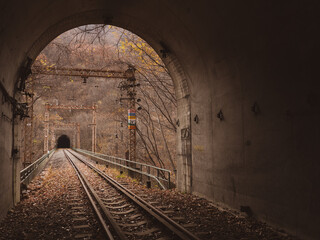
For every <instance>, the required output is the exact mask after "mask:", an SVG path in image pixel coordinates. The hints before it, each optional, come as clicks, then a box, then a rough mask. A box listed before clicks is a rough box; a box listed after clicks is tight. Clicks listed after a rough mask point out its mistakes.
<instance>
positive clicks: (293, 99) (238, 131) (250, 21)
mask: <svg viewBox="0 0 320 240" xmlns="http://www.w3.org/2000/svg"><path fill="white" fill-rule="evenodd" d="M312 2H313V3H312ZM2 6H3V8H1V10H0V11H1V12H2V13H3V14H1V15H0V33H1V34H0V35H1V38H0V46H1V54H0V70H1V71H0V81H1V82H2V83H3V85H4V86H5V88H6V90H7V91H8V93H9V94H10V95H13V93H14V86H15V81H16V80H17V79H19V78H21V77H22V78H23V77H24V76H25V75H26V73H27V72H28V71H27V70H28V69H27V67H28V64H27V62H28V61H27V59H28V57H29V58H30V59H31V60H32V59H33V58H32V56H35V55H37V53H36V52H37V51H40V50H41V49H42V48H43V47H44V46H43V47H41V46H40V45H41V44H45V42H46V41H47V42H48V41H49V39H50V38H51V37H52V38H54V37H53V35H55V34H56V36H57V35H58V34H59V33H58V32H59V31H60V30H61V32H63V31H62V29H64V31H66V30H68V29H71V28H72V27H75V26H77V25H78V26H80V25H84V24H90V23H92V24H94V23H107V24H112V25H115V26H119V27H122V28H125V29H128V30H129V31H132V32H134V33H135V34H137V35H139V36H141V37H142V38H143V39H144V40H146V41H147V42H148V43H149V44H150V45H151V46H152V47H153V48H154V49H155V50H156V51H157V52H158V53H160V54H161V50H167V51H165V52H169V53H170V54H169V53H168V54H167V55H168V57H166V58H164V59H163V61H164V62H165V63H166V64H167V66H168V68H169V69H170V67H171V68H173V69H176V71H170V72H171V74H172V75H177V76H180V77H181V81H175V80H174V81H175V84H176V85H177V91H181V92H182V93H181V95H180V97H181V98H180V100H179V102H178V105H179V109H180V110H179V109H178V111H180V113H181V114H182V117H181V118H180V117H179V119H177V120H179V121H177V124H179V125H180V126H179V128H178V133H177V134H178V140H179V139H180V140H179V141H180V142H178V145H179V146H178V153H177V156H178V159H179V161H180V164H181V165H182V166H183V167H185V168H186V170H187V171H188V172H187V171H185V172H182V173H179V172H178V180H179V181H180V182H181V183H182V184H180V186H185V189H189V190H190V191H191V192H193V193H195V194H198V195H201V196H204V197H206V198H209V199H212V200H214V201H215V202H220V203H222V204H225V205H227V206H229V207H232V208H235V209H239V208H240V206H250V207H251V208H252V210H253V212H254V213H255V215H256V216H257V217H259V218H262V219H264V220H266V221H269V222H271V223H274V224H276V225H277V226H279V227H284V228H287V229H289V230H291V232H293V233H299V234H300V235H302V236H309V237H310V236H313V238H314V239H319V236H320V232H319V230H318V225H319V223H320V218H319V216H320V214H319V212H320V209H319V208H318V209H314V208H312V207H310V204H313V205H316V203H317V202H319V196H320V192H319V191H320V190H319V188H317V187H316V184H315V183H317V182H319V178H320V175H319V174H318V173H319V169H318V168H317V167H315V166H318V165H319V164H317V161H316V160H317V159H318V158H317V156H318V146H319V137H318V136H319V127H318V122H319V114H317V112H316V109H318V108H319V101H318V99H319V94H318V91H317V90H316V89H315V86H317V85H318V84H317V82H316V81H317V79H318V75H319V74H318V65H317V62H318V59H317V56H318V55H319V54H317V51H315V49H317V48H316V46H318V42H319V41H320V37H319V36H320V35H319V34H318V32H317V31H316V29H318V25H317V24H318V18H319V17H318V11H319V4H318V2H317V1H310V2H306V3H304V4H301V3H300V1H297V0H293V1H291V2H290V5H288V4H287V3H286V2H285V1H283V2H281V1H249V2H248V4H243V2H242V1H231V2H229V1H209V0H206V1H189V0H186V1H150V0H137V1H108V0H92V1H85V0H84V1H78V0H64V1H63V0H57V1H49V0H42V1H39V0H37V1H32V3H30V2H28V1H21V2H19V4H16V2H15V1H11V2H10V1H7V2H5V1H4V2H3V5H2ZM97 12H98V14H97V16H94V15H95V13H97ZM90 13H91V14H90ZM85 15H86V16H87V20H86V19H85V17H83V16H85ZM77 16H78V17H79V18H82V17H83V19H82V20H81V21H80V20H77V21H78V22H77V23H72V22H73V21H76V20H75V19H76V18H77ZM81 16H82V17H81ZM97 18H99V19H98V20H97ZM68 21H69V24H70V25H69V26H67V22H68ZM59 24H60V28H57V29H60V30H59V31H58V32H56V33H54V31H55V27H56V26H57V25H59ZM50 31H52V33H53V35H52V36H51V37H50V33H49V32H50ZM46 36H47V37H48V39H47V40H46V41H41V40H39V39H41V38H43V39H45V38H46ZM38 40H39V41H38ZM33 51H34V53H32V52H33ZM179 64H180V66H179ZM173 79H177V77H176V78H173ZM302 79H303V81H302ZM183 80H185V81H183ZM184 83H187V84H186V85H187V87H188V91H185V88H184V87H183V86H184ZM178 85H180V86H178ZM0 94H1V93H0ZM2 95H3V94H2ZM18 95H19V93H17V94H16V96H18ZM177 96H178V97H179V92H177ZM310 103H311V104H310ZM312 104H313V105H312ZM254 106H258V109H259V108H260V110H261V111H260V113H259V112H256V111H255V110H256V107H254ZM252 107H253V108H252ZM0 108H1V111H2V113H3V114H4V115H5V116H7V117H3V118H4V119H1V121H0V126H1V131H2V132H1V133H2V134H1V136H0V142H1V145H0V155H1V156H2V157H3V159H2V161H0V171H1V173H0V182H2V183H3V187H2V188H1V189H0V190H1V194H0V196H1V197H0V203H1V204H0V205H1V206H2V207H1V209H0V217H1V216H4V214H5V212H6V210H7V209H9V208H10V206H12V204H13V202H14V201H13V198H17V199H18V198H19V195H18V194H16V195H14V193H15V192H19V191H14V190H12V189H13V187H12V185H13V181H12V179H14V177H13V173H14V172H16V174H17V175H18V174H19V170H15V169H19V168H17V167H15V164H16V163H17V162H18V160H17V159H16V158H17V154H13V153H16V152H17V149H19V148H18V146H19V145H18V141H17V140H16V139H17V137H16V136H17V135H18V134H17V133H16V129H17V128H18V127H17V125H15V123H14V121H10V120H11V119H13V118H14V117H13V115H14V114H13V111H12V106H11V105H10V103H8V101H7V102H6V103H4V104H3V105H0ZM218 113H221V114H219V116H220V117H221V116H223V117H221V118H220V117H217V114H218ZM178 114H179V113H178ZM190 132H191V133H192V137H191V139H190V138H188V137H189V136H190V134H188V133H190ZM181 133H183V134H181ZM182 138H183V139H182ZM302 160H303V161H302ZM190 162H191V164H192V167H191V168H188V167H186V166H188V164H189V163H190ZM180 169H182V168H180ZM187 176H193V177H192V179H190V178H188V177H187ZM7 179H9V180H7ZM188 181H189V182H191V184H185V183H186V182H188ZM187 185H188V186H189V188H187ZM18 188H19V184H17V183H16V189H18ZM180 189H181V190H183V191H184V188H183V187H181V188H180ZM13 195H14V197H13ZM311 219H312V220H311Z"/></svg>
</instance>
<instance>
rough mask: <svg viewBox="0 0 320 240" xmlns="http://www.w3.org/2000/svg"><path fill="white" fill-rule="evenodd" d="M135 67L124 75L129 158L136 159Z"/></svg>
mask: <svg viewBox="0 0 320 240" xmlns="http://www.w3.org/2000/svg"><path fill="white" fill-rule="evenodd" d="M134 72H135V69H134V68H129V69H128V70H127V71H126V72H125V75H126V77H127V86H126V88H127V97H128V100H129V109H128V129H129V131H130V133H129V159H130V160H131V161H134V162H135V161H136V147H137V139H136V78H135V76H134Z"/></svg>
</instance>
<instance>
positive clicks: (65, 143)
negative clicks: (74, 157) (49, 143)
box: [56, 134, 71, 148]
mask: <svg viewBox="0 0 320 240" xmlns="http://www.w3.org/2000/svg"><path fill="white" fill-rule="evenodd" d="M61 141H62V142H61ZM61 145H62V146H61ZM70 147H71V140H70V137H69V136H68V135H67V134H61V135H60V136H59V137H58V138H57V142H56V148H70Z"/></svg>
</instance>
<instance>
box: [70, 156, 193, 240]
mask: <svg viewBox="0 0 320 240" xmlns="http://www.w3.org/2000/svg"><path fill="white" fill-rule="evenodd" d="M64 154H65V156H66V158H67V159H68V160H69V161H70V163H71V164H72V166H73V167H74V168H75V171H76V173H77V175H78V177H79V179H80V181H81V182H82V185H83V186H84V189H85V191H86V192H87V194H88V197H89V199H90V202H91V203H92V204H93V208H94V209H95V212H96V215H97V216H98V218H99V220H100V222H101V225H102V226H103V229H104V232H105V233H106V237H107V239H148V240H149V239H158V240H166V239H183V240H188V239H190V240H191V239H199V238H198V237H197V236H195V235H194V234H192V233H191V232H190V231H188V230H187V229H186V228H184V227H183V226H181V225H180V224H178V223H177V222H175V221H174V220H172V219H171V218H169V217H168V216H167V215H166V214H164V212H163V211H160V210H159V209H158V208H156V207H154V206H152V205H151V204H149V203H148V202H146V201H145V200H143V199H142V198H141V197H139V196H138V195H136V194H135V193H134V192H133V191H131V190H129V189H127V188H126V187H125V186H123V185H122V184H120V183H118V182H117V181H115V180H114V179H112V178H110V177H109V176H108V175H106V174H105V173H104V172H102V171H101V170H99V169H98V168H96V167H95V166H94V165H93V164H91V163H90V162H88V161H86V160H85V159H84V158H83V156H81V155H79V154H78V153H75V152H74V151H70V150H64ZM92 171H94V172H95V173H96V174H92Z"/></svg>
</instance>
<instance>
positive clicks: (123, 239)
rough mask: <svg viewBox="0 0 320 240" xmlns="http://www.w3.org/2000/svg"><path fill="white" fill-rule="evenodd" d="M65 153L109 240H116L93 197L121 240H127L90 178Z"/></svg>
mask: <svg viewBox="0 0 320 240" xmlns="http://www.w3.org/2000/svg"><path fill="white" fill-rule="evenodd" d="M63 153H64V155H65V157H66V158H67V159H68V161H69V162H70V164H71V166H72V167H73V168H74V170H75V173H76V174H77V176H78V178H79V180H80V182H81V185H82V187H83V188H84V190H85V192H86V194H87V196H88V198H89V200H90V203H91V205H92V207H93V209H94V211H95V213H96V215H97V217H98V218H99V221H100V223H101V225H102V227H103V230H104V231H105V233H106V235H107V237H108V239H109V240H114V237H113V235H112V233H111V232H110V230H109V227H108V226H107V224H106V223H105V220H104V219H103V217H102V215H101V213H100V211H99V209H98V207H97V205H96V203H95V202H94V200H93V198H94V199H95V201H96V202H97V203H98V205H99V207H100V208H101V209H102V211H103V213H104V214H105V216H106V217H107V219H108V221H109V222H110V224H111V225H112V227H113V229H114V230H115V232H116V233H117V235H118V237H119V238H120V239H121V240H127V237H126V236H125V235H124V233H123V231H122V230H121V229H120V227H119V225H118V224H117V223H116V221H115V220H114V219H113V217H112V216H111V214H110V213H109V211H108V210H107V209H106V207H105V206H104V204H103V202H102V200H101V199H100V197H99V196H98V195H97V194H96V192H95V191H94V190H93V188H92V186H91V185H90V183H89V182H88V180H87V179H86V178H85V177H84V176H83V174H82V173H81V172H80V170H79V168H78V167H77V166H76V165H75V163H74V162H73V161H72V160H71V158H70V157H69V156H68V154H67V153H66V151H65V150H63ZM90 192H91V194H92V195H93V197H92V196H91V194H90Z"/></svg>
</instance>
